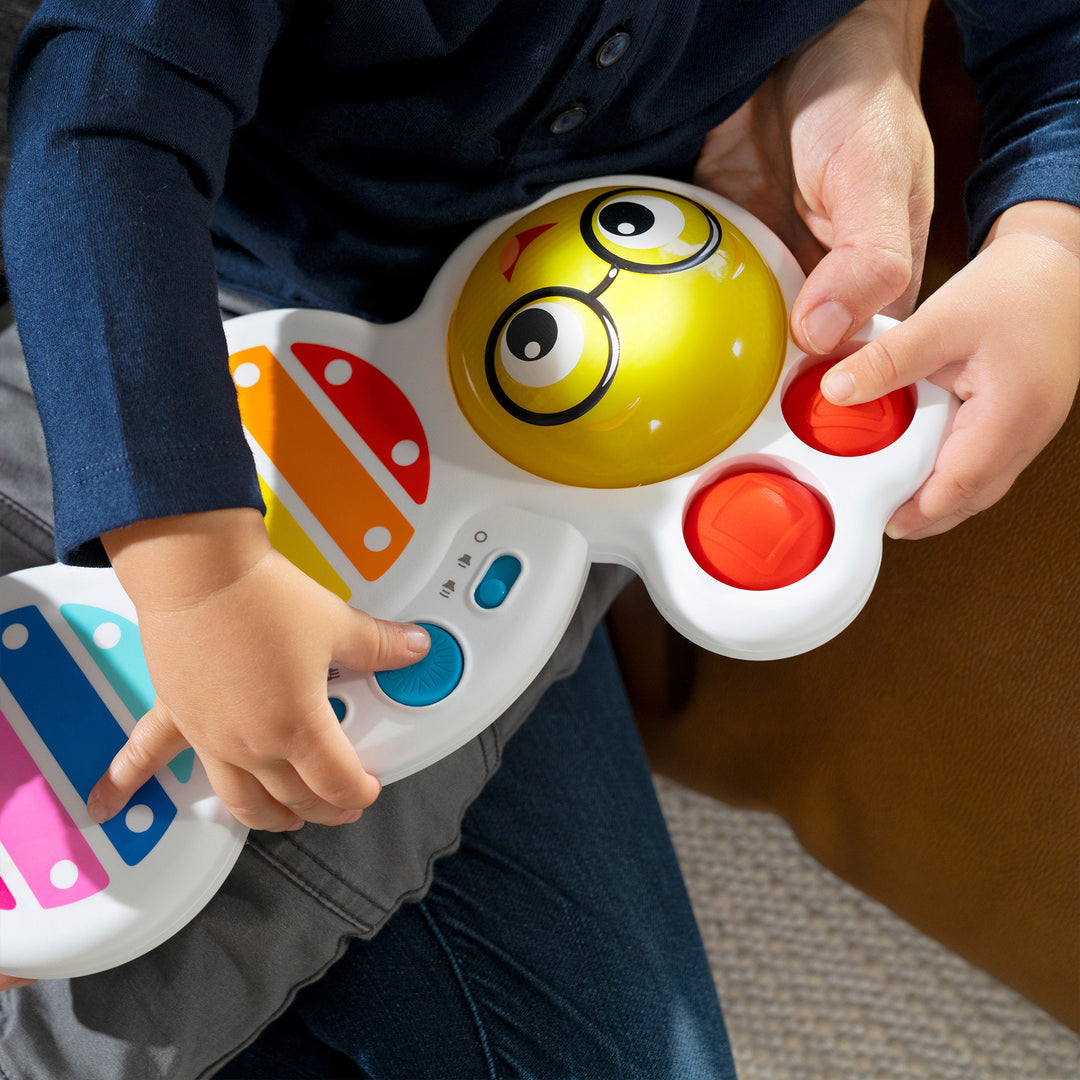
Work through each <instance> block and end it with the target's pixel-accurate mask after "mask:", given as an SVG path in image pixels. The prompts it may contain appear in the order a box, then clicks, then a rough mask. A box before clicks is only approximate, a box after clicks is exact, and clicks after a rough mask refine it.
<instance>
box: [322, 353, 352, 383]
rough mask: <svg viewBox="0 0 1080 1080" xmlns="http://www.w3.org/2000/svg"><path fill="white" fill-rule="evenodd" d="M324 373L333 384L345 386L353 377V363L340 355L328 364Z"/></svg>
mask: <svg viewBox="0 0 1080 1080" xmlns="http://www.w3.org/2000/svg"><path fill="white" fill-rule="evenodd" d="M323 374H324V375H325V376H326V381H327V382H328V383H329V384H330V385H331V386H344V385H345V383H347V382H348V381H349V380H350V379H351V378H352V364H350V363H349V361H348V360H346V359H345V358H344V357H342V356H339V357H338V358H337V359H336V360H331V361H330V363H329V364H327V365H326V367H325V368H324V369H323Z"/></svg>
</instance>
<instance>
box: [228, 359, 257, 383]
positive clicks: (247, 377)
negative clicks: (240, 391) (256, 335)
mask: <svg viewBox="0 0 1080 1080" xmlns="http://www.w3.org/2000/svg"><path fill="white" fill-rule="evenodd" d="M260 375H262V372H261V371H260V370H259V365H258V364H252V363H251V362H250V361H249V362H248V363H246V364H237V365H236V370H235V371H234V372H233V382H234V383H236V385H237V386H243V387H248V386H254V385H255V384H256V383H257V382H258V381H259V376H260Z"/></svg>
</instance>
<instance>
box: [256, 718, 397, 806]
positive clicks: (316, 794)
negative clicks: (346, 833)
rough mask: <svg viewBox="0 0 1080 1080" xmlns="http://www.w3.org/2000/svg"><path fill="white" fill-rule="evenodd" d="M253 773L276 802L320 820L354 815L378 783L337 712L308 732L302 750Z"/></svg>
mask: <svg viewBox="0 0 1080 1080" xmlns="http://www.w3.org/2000/svg"><path fill="white" fill-rule="evenodd" d="M331 715H332V714H331ZM258 778H259V781H260V782H261V783H262V785H263V786H264V787H265V789H266V792H267V794H268V795H269V796H270V797H271V798H273V799H274V800H276V801H277V803H279V804H280V805H281V806H284V807H287V808H288V809H289V810H290V811H292V813H294V814H295V815H296V816H297V817H298V818H302V819H303V820H304V821H311V822H315V823H317V824H319V825H343V824H346V823H347V822H351V821H355V820H357V818H359V817H360V814H361V812H362V811H363V810H364V809H366V808H367V807H368V806H370V805H371V804H372V803H373V802H374V801H375V799H376V798H377V797H378V795H379V792H380V791H381V789H382V788H381V785H380V784H379V781H378V780H377V779H376V778H375V777H374V776H371V775H370V774H369V773H367V772H365V771H364V768H363V766H362V765H361V764H360V761H359V759H358V758H357V756H356V751H355V750H354V749H353V746H352V744H351V743H350V742H349V740H348V738H347V737H346V736H345V734H344V732H342V731H341V729H340V727H339V726H338V723H337V720H336V718H333V728H330V727H329V726H328V727H326V728H325V729H321V730H319V731H315V732H310V733H308V735H307V736H306V737H305V740H304V751H303V756H301V757H293V758H292V759H291V760H289V761H282V762H280V763H279V764H277V765H275V766H274V767H271V768H267V769H264V770H261V771H260V772H259V777H258Z"/></svg>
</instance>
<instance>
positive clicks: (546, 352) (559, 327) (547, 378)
mask: <svg viewBox="0 0 1080 1080" xmlns="http://www.w3.org/2000/svg"><path fill="white" fill-rule="evenodd" d="M584 348H585V328H584V327H583V326H582V325H581V320H580V319H579V318H578V315H577V313H576V312H575V311H574V310H573V309H572V308H571V307H570V305H568V304H563V303H553V302H551V301H548V302H544V301H541V302H539V303H536V304H532V305H530V306H529V307H526V308H522V310H521V311H519V312H518V313H517V314H516V315H515V316H514V317H513V318H512V319H511V320H510V321H509V322H508V323H507V324H506V329H505V330H504V331H503V333H502V337H501V338H500V339H499V359H500V360H501V361H502V366H503V370H504V371H505V372H506V374H507V375H509V376H510V378H511V379H513V380H514V381H515V382H518V383H520V384H521V385H522V386H551V384H552V383H557V382H558V381H559V380H560V379H563V378H565V377H566V376H567V375H569V374H570V372H571V371H573V370H574V368H575V367H576V366H577V363H578V361H579V360H580V359H581V354H582V350H583V349H584Z"/></svg>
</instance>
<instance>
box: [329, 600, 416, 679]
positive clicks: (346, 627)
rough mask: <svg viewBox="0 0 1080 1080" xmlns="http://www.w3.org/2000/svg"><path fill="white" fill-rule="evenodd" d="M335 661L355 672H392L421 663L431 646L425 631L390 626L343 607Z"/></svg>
mask: <svg viewBox="0 0 1080 1080" xmlns="http://www.w3.org/2000/svg"><path fill="white" fill-rule="evenodd" d="M338 616H339V618H338V621H337V624H336V626H335V635H334V636H335V638H336V641H335V645H334V650H333V652H334V659H335V660H337V661H338V662H339V663H342V664H344V665H345V666H346V667H348V668H352V670H353V671H389V670H391V669H392V668H401V667H408V665H409V664H415V663H416V662H417V661H418V660H420V659H422V658H423V657H424V656H425V655H426V654H427V651H428V648H429V647H430V645H431V639H430V638H429V637H428V634H427V631H426V630H424V629H423V627H420V626H415V625H414V624H412V623H398V622H388V621H386V620H384V619H376V618H374V617H372V616H371V615H368V614H367V613H366V612H363V611H359V610H357V609H356V608H352V607H349V605H348V604H341V606H340V607H339V608H338Z"/></svg>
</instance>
